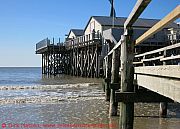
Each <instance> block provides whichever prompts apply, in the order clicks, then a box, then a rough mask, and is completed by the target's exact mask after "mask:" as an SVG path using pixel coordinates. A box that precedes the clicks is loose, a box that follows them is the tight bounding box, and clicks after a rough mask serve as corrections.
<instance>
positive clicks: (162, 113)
mask: <svg viewBox="0 0 180 129" xmlns="http://www.w3.org/2000/svg"><path fill="white" fill-rule="evenodd" d="M166 54H167V53H166V50H165V51H164V53H163V55H164V57H166ZM163 65H166V61H164V62H163ZM159 116H160V117H166V116H167V102H161V103H160V108H159Z"/></svg>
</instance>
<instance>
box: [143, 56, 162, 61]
mask: <svg viewBox="0 0 180 129" xmlns="http://www.w3.org/2000/svg"><path fill="white" fill-rule="evenodd" d="M163 57H164V56H158V57H154V58H148V59H142V60H141V61H142V62H148V61H155V60H160V59H162V58H163Z"/></svg>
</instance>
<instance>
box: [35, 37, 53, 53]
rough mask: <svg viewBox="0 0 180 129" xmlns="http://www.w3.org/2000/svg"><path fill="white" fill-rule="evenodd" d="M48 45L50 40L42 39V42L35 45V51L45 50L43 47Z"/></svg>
mask: <svg viewBox="0 0 180 129" xmlns="http://www.w3.org/2000/svg"><path fill="white" fill-rule="evenodd" d="M49 45H50V40H49V39H48V38H46V39H43V40H41V41H40V42H38V43H37V44H36V51H37V50H40V49H43V48H45V47H47V46H49Z"/></svg>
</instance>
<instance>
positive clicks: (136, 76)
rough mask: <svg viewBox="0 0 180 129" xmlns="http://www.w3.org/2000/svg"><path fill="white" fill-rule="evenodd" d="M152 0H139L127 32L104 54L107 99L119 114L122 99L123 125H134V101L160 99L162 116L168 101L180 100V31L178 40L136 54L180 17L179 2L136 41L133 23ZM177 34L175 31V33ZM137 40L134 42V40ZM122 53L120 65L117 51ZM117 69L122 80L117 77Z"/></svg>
mask: <svg viewBox="0 0 180 129" xmlns="http://www.w3.org/2000/svg"><path fill="white" fill-rule="evenodd" d="M150 2H151V0H138V1H137V3H136V5H135V7H134V9H133V10H132V12H131V14H130V15H129V17H128V18H127V20H126V22H125V24H124V34H123V35H122V36H121V40H120V41H119V42H118V43H117V44H116V45H115V46H114V48H112V50H111V51H110V52H109V53H108V54H107V55H106V56H105V58H104V62H105V64H104V70H105V71H106V72H105V73H106V74H105V78H104V82H105V84H104V86H105V88H104V89H105V93H106V98H108V99H107V100H109V101H110V109H111V110H109V111H110V112H109V114H110V115H111V116H112V115H117V110H112V109H117V102H120V127H119V128H120V129H133V119H134V103H135V102H136V103H137V102H146V103H154V102H156V103H157V102H158V103H160V117H165V116H166V114H167V103H168V102H174V101H175V102H180V43H179V33H177V35H175V37H178V38H177V39H176V41H171V45H169V46H166V47H163V48H160V49H156V50H153V51H149V52H145V53H142V54H137V55H135V54H134V47H135V45H138V44H140V43H142V42H143V41H144V40H146V39H148V38H149V37H151V36H152V35H154V34H155V33H157V32H158V31H159V30H161V29H163V27H165V26H166V25H167V24H168V23H170V22H172V21H174V20H176V19H177V18H179V17H180V6H177V7H176V8H175V9H174V10H173V11H172V12H171V13H170V14H168V15H167V16H166V17H165V18H164V19H162V20H161V21H159V22H158V23H157V24H155V25H154V26H153V27H152V28H151V29H149V30H148V31H146V32H145V33H144V34H143V35H142V36H140V37H139V38H138V39H136V40H135V41H133V40H132V36H133V28H132V25H133V23H134V22H135V21H136V20H137V18H138V17H139V16H140V14H141V13H142V12H143V10H144V9H145V8H146V7H147V6H148V4H149V3H150ZM173 35H174V34H173ZM134 43H135V44H134ZM119 49H120V51H121V53H120V62H121V63H120V66H119V67H117V64H116V63H114V62H117V63H118V62H119V59H116V58H115V56H114V53H115V52H116V51H117V50H118V51H119ZM114 71H119V73H120V74H117V73H116V77H119V75H120V79H119V81H117V82H116V84H111V82H113V81H114V79H113V78H114V74H115V72H114Z"/></svg>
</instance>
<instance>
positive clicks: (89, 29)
mask: <svg viewBox="0 0 180 129" xmlns="http://www.w3.org/2000/svg"><path fill="white" fill-rule="evenodd" d="M93 29H94V30H95V32H97V31H98V30H99V32H100V33H102V29H101V24H99V23H98V22H97V21H96V20H95V19H94V18H92V19H91V20H90V22H89V24H88V25H87V28H86V30H85V35H88V34H91V33H92V31H93Z"/></svg>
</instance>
